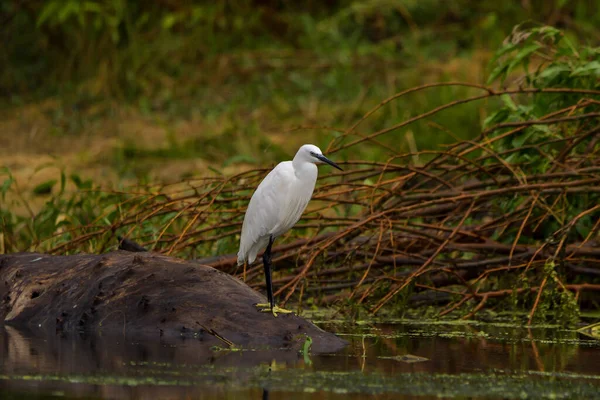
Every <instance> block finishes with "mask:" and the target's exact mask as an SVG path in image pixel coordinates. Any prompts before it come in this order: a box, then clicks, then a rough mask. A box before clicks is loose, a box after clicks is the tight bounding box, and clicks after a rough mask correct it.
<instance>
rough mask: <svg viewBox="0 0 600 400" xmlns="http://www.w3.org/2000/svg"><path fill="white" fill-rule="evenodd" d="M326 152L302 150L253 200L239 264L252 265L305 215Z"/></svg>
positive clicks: (271, 176) (267, 180)
mask: <svg viewBox="0 0 600 400" xmlns="http://www.w3.org/2000/svg"><path fill="white" fill-rule="evenodd" d="M314 154H316V155H320V156H322V155H323V153H322V152H321V150H320V149H319V148H318V147H317V146H314V145H312V144H305V145H304V146H302V147H300V149H299V150H298V152H297V153H296V156H295V157H294V159H293V160H292V161H283V162H281V163H279V164H278V165H277V166H276V167H275V168H273V170H272V171H271V172H269V174H268V175H267V176H266V177H265V179H264V180H263V181H262V182H261V183H260V185H258V188H257V189H256V191H255V192H254V194H253V195H252V198H251V199H250V204H249V205H248V210H247V211H246V216H245V217H244V223H243V225H242V236H241V238H240V250H239V252H238V265H242V264H243V263H244V262H247V263H248V264H251V263H252V262H254V260H255V259H256V255H257V254H258V252H259V251H260V250H262V249H263V248H265V247H266V246H267V244H268V243H269V237H270V236H273V239H275V238H276V237H278V236H280V235H282V234H284V233H285V232H287V231H288V230H290V229H291V228H292V227H293V226H294V225H295V224H296V222H298V220H299V219H300V217H301V216H302V213H303V212H304V209H305V208H306V205H307V204H308V202H309V201H310V198H311V197H312V194H313V190H314V189H315V183H316V181H317V174H318V170H317V166H316V165H315V164H316V163H318V162H321V160H320V159H318V158H316V157H315V156H314Z"/></svg>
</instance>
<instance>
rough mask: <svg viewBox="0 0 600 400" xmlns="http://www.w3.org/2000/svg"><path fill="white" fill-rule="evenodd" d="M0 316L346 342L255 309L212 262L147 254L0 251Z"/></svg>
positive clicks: (244, 340) (104, 328)
mask: <svg viewBox="0 0 600 400" xmlns="http://www.w3.org/2000/svg"><path fill="white" fill-rule="evenodd" d="M0 298H1V307H0V321H4V323H5V324H7V325H10V326H16V327H22V328H28V329H32V330H40V329H45V330H56V331H63V332H69V331H95V332H107V333H108V332H110V333H116V332H122V333H124V334H127V335H131V334H140V335H142V334H143V335H144V336H148V335H150V336H152V335H155V336H156V337H157V338H158V337H164V336H185V337H191V338H196V339H197V340H200V341H204V342H206V343H207V344H211V345H212V344H218V345H220V346H223V347H226V345H225V341H224V340H223V339H225V340H226V341H231V342H233V343H234V344H235V345H236V346H246V347H257V346H264V347H270V348H291V349H299V348H301V347H302V344H303V343H304V340H305V337H306V335H308V336H310V337H311V338H312V340H313V344H312V351H313V352H330V351H336V350H339V349H341V348H342V347H344V346H345V343H346V342H345V341H344V340H342V339H340V338H338V337H337V336H335V335H334V334H331V333H328V332H325V331H323V330H321V329H320V328H318V327H316V326H315V325H313V324H312V323H311V322H309V321H307V320H305V319H303V318H301V317H298V316H296V315H293V314H287V315H278V316H277V318H275V317H273V315H271V314H269V313H261V312H258V311H257V310H256V308H255V307H254V304H256V303H259V302H261V303H265V302H266V298H265V297H264V296H263V295H261V294H259V293H257V292H256V291H254V290H253V289H251V288H250V287H249V286H247V285H246V284H244V283H243V282H241V281H239V280H237V279H235V278H233V277H232V276H230V275H227V274H225V273H222V272H220V271H218V270H216V269H214V268H211V267H207V266H202V265H198V264H194V263H191V262H188V261H185V260H181V259H177V258H172V257H166V256H162V255H158V254H153V253H130V252H126V251H117V252H113V253H108V254H102V255H93V254H81V255H69V256H51V255H45V254H37V253H18V254H8V255H0Z"/></svg>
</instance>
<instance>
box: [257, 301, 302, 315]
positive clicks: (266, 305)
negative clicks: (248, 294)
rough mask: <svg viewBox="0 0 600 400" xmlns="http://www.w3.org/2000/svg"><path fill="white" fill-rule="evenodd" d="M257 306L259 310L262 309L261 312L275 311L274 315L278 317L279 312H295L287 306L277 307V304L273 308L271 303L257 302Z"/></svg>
mask: <svg viewBox="0 0 600 400" xmlns="http://www.w3.org/2000/svg"><path fill="white" fill-rule="evenodd" d="M255 306H256V308H258V311H260V312H270V313H273V316H274V317H277V313H279V314H290V313H292V312H293V311H291V310H286V309H285V308H281V307H277V306H274V307H273V308H271V305H270V304H269V303H257V304H255Z"/></svg>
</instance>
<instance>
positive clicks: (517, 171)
mask: <svg viewBox="0 0 600 400" xmlns="http://www.w3.org/2000/svg"><path fill="white" fill-rule="evenodd" d="M450 85H463V86H470V87H473V88H475V89H478V90H481V94H479V95H476V96H473V97H471V98H468V99H462V100H458V101H455V102H452V103H450V104H446V105H444V106H441V107H438V108H436V109H434V110H431V111H429V112H427V113H424V114H422V115H419V116H417V117H413V118H410V119H408V120H406V121H404V122H402V123H400V124H398V125H396V126H392V127H389V128H386V129H384V130H381V131H379V132H375V133H372V134H370V135H364V134H361V133H360V132H359V131H358V128H359V126H360V122H362V121H363V120H364V119H366V118H369V117H371V116H372V114H373V113H375V112H376V111H377V110H378V109H379V108H381V107H384V106H385V105H386V104H387V103H389V102H391V101H393V100H395V99H396V98H398V97H401V96H406V95H409V94H410V93H411V92H414V91H417V90H430V89H431V88H432V87H436V86H450ZM556 94H568V95H572V96H578V97H579V100H578V101H577V102H575V103H573V105H569V106H568V107H565V108H562V109H559V110H556V111H553V112H552V113H550V114H548V115H545V116H543V117H541V118H537V119H534V120H521V121H508V122H501V123H497V124H495V125H494V124H492V125H491V126H489V127H488V128H487V129H485V130H484V131H483V132H482V133H481V135H480V136H479V137H478V138H477V139H475V140H471V141H459V142H458V143H456V144H454V145H452V146H450V147H448V148H447V149H445V150H443V151H424V152H418V153H404V154H400V153H398V152H397V151H395V150H394V149H393V146H390V144H389V143H390V141H389V140H387V141H385V140H381V139H383V138H384V137H385V136H389V135H391V134H394V135H400V134H401V133H400V130H401V128H403V127H405V126H407V125H409V124H411V123H414V122H416V121H419V120H422V119H426V118H427V117H430V116H432V115H434V114H436V113H438V112H440V111H442V110H446V109H449V108H452V107H456V106H458V105H459V104H463V103H466V102H470V101H477V100H482V99H487V98H492V97H498V96H506V95H511V96H517V95H519V96H549V95H556ZM598 96H600V92H599V91H593V90H576V89H570V88H565V89H560V88H558V89H557V88H552V89H514V90H504V91H495V90H493V89H492V88H490V87H483V86H478V85H470V84H468V85H467V84H462V83H446V84H437V85H426V86H423V87H419V88H414V89H411V90H409V91H406V92H403V93H399V94H397V95H395V96H393V97H392V98H390V99H387V100H386V101H384V102H382V103H381V104H380V105H379V106H378V107H377V108H376V109H374V110H372V111H371V112H369V113H368V114H367V115H365V117H364V118H363V119H362V120H361V121H358V122H357V123H356V124H355V125H354V126H352V127H351V128H350V129H348V130H347V131H346V132H344V134H343V135H341V136H339V137H338V138H337V139H336V140H335V141H333V142H332V143H331V144H330V146H329V148H328V149H327V151H325V154H327V155H329V156H332V159H335V160H336V161H339V160H341V159H342V157H341V156H342V155H345V156H347V157H348V158H349V159H352V156H351V155H352V150H353V148H356V147H355V146H359V145H362V144H365V143H368V145H370V146H383V147H384V148H385V149H386V151H388V152H389V154H390V156H389V158H388V159H387V160H385V162H363V161H348V162H345V163H344V162H342V163H341V164H342V166H343V168H344V171H343V172H336V173H330V175H327V176H324V177H323V178H321V179H319V182H318V183H317V190H316V192H315V195H314V196H313V201H312V202H311V205H310V206H309V211H308V212H307V213H306V214H305V216H304V218H303V219H302V220H301V221H300V222H299V224H298V225H297V227H296V228H295V229H294V230H293V232H292V233H291V234H290V235H296V238H295V239H294V238H293V237H289V236H288V237H287V238H283V239H281V240H279V241H278V243H279V245H278V246H277V247H275V248H274V256H275V258H274V265H275V269H276V274H275V276H274V285H275V288H276V295H278V296H280V299H282V300H284V301H288V300H294V301H300V302H302V301H305V300H306V299H307V298H312V299H313V300H314V302H315V303H316V304H320V305H327V304H333V303H337V304H340V305H348V304H351V305H356V304H362V305H364V306H365V307H367V308H368V309H369V310H370V311H371V312H372V313H377V312H379V311H380V310H382V309H383V308H384V307H386V306H387V307H386V308H389V309H391V310H393V309H395V307H400V306H403V305H405V304H406V302H407V301H408V302H409V304H410V303H413V304H428V303H440V302H441V303H445V304H446V308H445V309H443V310H442V311H441V314H442V315H445V314H448V313H451V312H457V311H458V310H462V311H461V313H462V314H460V315H463V316H465V317H472V316H473V315H474V314H475V313H477V312H478V311H480V310H481V309H483V308H484V307H494V306H496V305H497V304H505V305H506V304H513V305H515V306H517V307H519V309H525V310H528V311H529V318H530V320H532V319H533V318H534V317H535V315H536V313H539V315H545V314H546V313H547V312H548V311H550V310H553V311H554V312H555V315H556V316H557V317H560V315H562V314H560V313H563V314H565V315H567V314H569V313H572V312H574V313H576V311H574V308H573V307H575V309H577V307H578V306H577V303H576V301H579V305H581V304H584V305H588V306H594V305H595V306H597V304H598V293H599V292H600V245H599V242H598V240H599V233H598V232H599V224H600V222H599V218H598V216H599V215H600V202H599V201H598V200H599V199H600V154H599V151H600V145H599V142H598V139H599V138H600V136H599V135H598V133H599V132H600V124H599V121H600V119H599V118H600V107H599V106H600V102H598V100H596V99H597V98H598ZM336 153H340V154H338V155H337V156H336ZM414 160H425V161H423V162H422V163H421V164H418V163H417V164H415V163H414ZM266 172H267V169H256V170H252V171H248V172H245V173H242V174H239V175H236V176H233V177H229V178H213V179H203V180H196V181H187V182H180V183H177V184H173V185H169V186H162V187H156V188H145V189H144V190H143V191H141V190H140V193H138V194H135V193H115V195H118V196H122V198H124V200H122V201H121V202H120V203H119V204H117V205H114V206H113V207H108V208H107V210H105V212H104V213H102V215H100V216H99V217H98V218H97V219H96V220H95V221H91V222H90V224H88V225H86V226H78V227H74V228H70V230H65V231H61V232H59V233H58V234H57V236H55V237H54V238H52V241H51V243H52V248H51V252H53V253H65V252H73V251H82V250H83V251H92V250H91V249H93V251H95V252H98V251H106V250H108V249H110V248H114V246H115V243H116V240H115V237H116V235H117V234H120V235H122V236H125V237H128V238H131V239H134V240H136V241H138V242H139V243H141V244H142V245H144V246H146V247H149V248H151V249H152V250H154V251H159V252H161V253H164V254H170V255H177V256H183V257H188V258H199V259H201V262H203V263H205V264H209V265H212V266H214V267H216V268H219V269H221V270H223V271H226V272H228V273H231V274H235V275H237V276H238V277H240V278H241V279H244V280H245V281H247V282H249V283H250V284H251V285H254V286H255V287H257V288H259V287H262V285H263V275H262V265H258V264H255V265H254V266H250V267H249V268H248V269H247V270H244V269H242V268H240V267H237V266H236V264H235V256H233V255H231V253H233V252H234V251H236V250H237V242H238V235H239V231H240V228H241V223H242V219H243V213H244V211H245V207H246V205H247V202H248V199H249V197H250V195H251V193H252V189H253V188H254V187H256V185H257V184H258V182H259V181H260V180H261V179H262V178H263V177H264V175H265V173H266ZM324 172H325V171H322V173H324ZM106 221H109V222H110V223H109V224H106ZM44 243H46V245H47V243H49V242H43V243H41V244H42V247H43V245H44ZM223 254H230V255H229V256H221V255H223ZM209 256H210V257H209ZM207 257H209V258H207ZM573 294H574V295H575V296H573ZM594 296H595V297H594ZM497 300H501V301H505V303H500V302H498V301H497ZM506 301H508V302H506ZM505 308H506V307H505ZM540 310H541V311H540ZM556 313H558V314H556ZM565 318H566V317H565Z"/></svg>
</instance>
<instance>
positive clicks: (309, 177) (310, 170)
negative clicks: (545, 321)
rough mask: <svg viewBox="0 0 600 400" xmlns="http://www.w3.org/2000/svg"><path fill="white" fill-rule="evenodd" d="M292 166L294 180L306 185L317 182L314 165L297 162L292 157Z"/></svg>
mask: <svg viewBox="0 0 600 400" xmlns="http://www.w3.org/2000/svg"><path fill="white" fill-rule="evenodd" d="M292 165H293V166H294V174H295V175H296V178H298V179H300V180H302V181H305V182H307V183H309V182H312V183H313V184H314V182H315V181H316V180H317V174H318V173H319V170H318V169H317V166H316V165H315V164H314V163H311V162H308V161H303V160H297V159H296V158H295V157H294V160H293V161H292Z"/></svg>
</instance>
